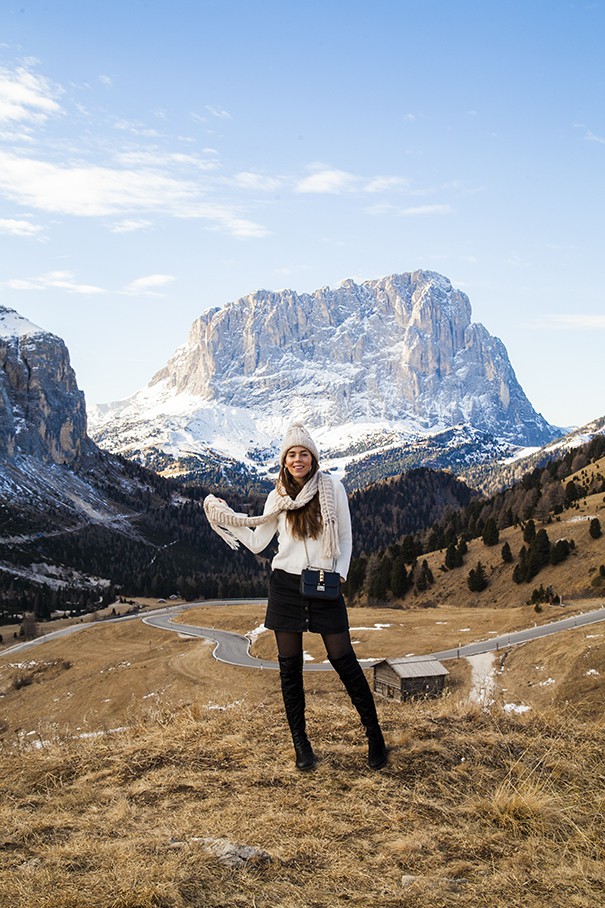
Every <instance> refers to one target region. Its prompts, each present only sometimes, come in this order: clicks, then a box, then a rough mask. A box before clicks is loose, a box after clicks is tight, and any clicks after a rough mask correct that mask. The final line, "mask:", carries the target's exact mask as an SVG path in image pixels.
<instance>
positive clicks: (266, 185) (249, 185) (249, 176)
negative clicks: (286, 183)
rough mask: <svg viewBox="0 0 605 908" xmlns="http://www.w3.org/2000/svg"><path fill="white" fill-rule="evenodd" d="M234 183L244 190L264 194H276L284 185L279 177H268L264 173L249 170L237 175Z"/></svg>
mask: <svg viewBox="0 0 605 908" xmlns="http://www.w3.org/2000/svg"><path fill="white" fill-rule="evenodd" d="M233 182H234V183H235V184H236V186H240V187H241V188H242V189H254V190H261V191H262V192H274V191H275V190H276V189H279V188H280V186H281V185H282V181H281V180H280V179H279V178H278V177H268V176H265V175H264V174H262V173H252V172H251V171H247V170H246V171H242V172H241V173H236V174H235V176H234V177H233Z"/></svg>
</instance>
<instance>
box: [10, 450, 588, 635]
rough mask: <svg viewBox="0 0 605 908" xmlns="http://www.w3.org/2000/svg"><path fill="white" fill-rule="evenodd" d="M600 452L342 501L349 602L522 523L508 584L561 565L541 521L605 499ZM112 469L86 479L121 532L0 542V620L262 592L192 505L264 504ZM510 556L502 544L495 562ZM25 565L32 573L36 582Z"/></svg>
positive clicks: (383, 596) (377, 598) (71, 531)
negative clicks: (518, 476) (508, 474)
mask: <svg viewBox="0 0 605 908" xmlns="http://www.w3.org/2000/svg"><path fill="white" fill-rule="evenodd" d="M604 454H605V437H604V436H603V435H599V436H596V437H595V438H593V440H592V441H590V442H589V443H587V444H585V445H584V446H582V447H580V448H577V449H575V450H573V451H570V452H568V453H567V454H565V456H564V457H562V458H561V459H559V460H555V461H552V462H551V463H549V464H547V465H546V466H544V467H540V468H537V469H535V470H533V471H532V472H530V473H528V474H527V475H525V476H524V477H523V479H522V481H521V482H519V483H517V484H515V485H514V486H513V487H511V488H510V489H507V490H505V491H503V492H500V493H498V494H497V495H494V496H492V497H490V498H485V497H482V496H480V495H479V494H478V493H476V492H473V491H472V490H471V489H470V488H469V487H468V486H466V485H465V484H464V483H462V482H461V481H460V480H458V479H456V477H455V476H454V475H453V474H451V473H449V472H444V471H434V470H430V469H424V468H423V469H417V470H412V471H410V472H409V473H406V474H404V475H402V476H400V477H397V478H393V479H389V480H385V481H382V482H378V483H375V484H373V485H371V486H369V487H368V488H366V489H364V490H361V491H356V492H354V493H352V494H351V496H350V504H351V515H352V523H353V535H354V547H353V552H354V555H353V561H352V565H351V571H350V574H349V578H348V581H347V584H346V586H345V592H346V593H347V595H348V596H350V597H352V598H353V600H354V601H360V600H361V601H367V602H369V603H370V604H385V602H387V601H388V600H390V599H392V598H393V597H395V598H399V599H403V598H404V597H405V596H406V594H407V593H408V592H410V591H411V590H417V591H422V590H426V589H427V588H428V587H430V586H431V585H432V584H433V583H434V582H435V578H434V576H433V575H432V573H431V570H430V568H429V566H428V563H427V561H426V559H425V558H424V557H423V556H424V555H426V554H428V553H429V552H432V551H436V550H443V551H444V568H445V569H448V570H450V569H453V568H456V567H459V566H461V565H462V564H463V563H464V556H465V554H466V548H467V543H468V542H469V541H470V540H471V539H476V538H482V539H483V542H484V544H485V545H487V546H490V547H491V546H498V545H499V532H500V530H502V529H504V528H506V527H509V526H514V525H518V524H522V525H523V526H524V537H523V538H524V547H523V549H522V550H521V552H520V553H518V560H517V563H516V564H515V567H514V572H513V574H512V580H513V582H515V583H526V582H529V580H531V579H533V578H534V577H536V576H537V575H538V574H539V572H540V570H541V569H542V568H543V567H544V566H545V565H546V564H557V563H559V562H561V561H562V560H564V559H565V558H567V557H568V555H569V551H570V547H571V546H570V544H567V545H566V544H565V542H564V541H561V540H559V541H557V543H556V544H553V543H551V541H550V538H549V535H548V521H549V520H550V519H552V515H556V514H557V513H558V512H560V511H561V510H562V509H563V508H564V507H569V506H571V507H573V506H574V503H575V502H577V501H579V499H581V498H582V497H584V496H586V495H587V494H591V493H594V492H601V491H602V492H605V477H604V476H603V475H602V474H601V473H600V472H598V471H594V470H593V471H589V470H588V469H585V468H588V466H589V465H590V464H591V463H594V462H595V461H598V460H599V459H600V458H602V457H603V456H604ZM122 465H123V469H124V471H125V473H126V474H127V475H128V477H129V479H130V480H131V483H130V484H122V486H120V487H119V488H117V487H116V485H115V482H113V481H112V471H111V465H110V463H109V459H106V461H105V473H104V474H102V475H104V479H103V478H101V480H99V476H98V475H97V482H99V481H100V482H101V483H103V482H105V483H106V486H107V489H108V490H111V492H112V495H113V498H114V500H119V501H120V503H121V504H122V505H123V507H124V509H125V510H127V511H128V512H129V514H130V519H129V524H130V528H131V531H130V532H126V531H125V530H124V527H122V529H118V528H117V527H116V526H111V525H102V524H94V523H91V524H90V525H87V526H85V527H80V528H78V527H75V526H73V525H68V526H67V527H66V528H65V530H64V531H56V530H55V531H54V532H52V533H45V532H40V533H34V534H30V536H29V537H28V536H26V535H24V537H23V539H22V540H21V541H17V542H15V541H14V540H13V541H11V543H10V544H7V543H3V544H0V563H4V564H5V565H6V564H7V563H9V562H10V563H11V564H12V566H13V569H12V570H11V571H7V570H3V571H0V621H3V622H11V621H14V620H16V619H17V617H18V616H20V615H23V614H24V612H25V611H34V612H35V614H36V617H37V618H39V619H45V618H48V617H49V615H50V614H51V613H52V612H53V611H55V610H63V609H67V610H70V611H72V612H81V611H85V610H89V611H90V610H94V609H96V608H99V607H101V606H102V605H104V604H108V603H110V602H112V601H114V599H115V598H116V597H118V596H122V597H130V596H150V597H157V598H167V597H168V596H170V595H178V596H182V597H183V598H185V599H187V600H190V601H192V600H194V599H198V598H215V597H227V598H240V597H255V598H256V597H262V596H264V595H266V589H267V576H268V570H269V561H270V556H271V552H270V551H268V552H265V553H263V555H262V556H254V555H252V554H251V553H250V552H248V551H247V550H246V549H244V548H241V549H240V550H239V551H238V552H233V551H232V550H231V549H230V548H229V547H228V546H227V545H226V544H225V543H224V542H223V540H222V539H220V538H219V537H218V536H216V534H215V533H213V531H212V530H211V529H210V527H209V525H208V523H207V521H206V518H205V515H204V512H203V509H202V500H203V498H204V496H205V495H206V494H207V493H208V492H209V491H213V492H217V493H218V494H222V495H223V496H224V497H226V498H228V500H229V502H230V503H231V504H232V506H233V507H234V508H235V509H236V510H240V511H246V512H248V513H256V514H258V513H260V512H261V510H262V504H263V498H264V496H259V495H257V494H254V495H248V496H247V497H246V498H245V499H244V498H243V497H242V496H241V495H238V494H236V493H234V492H233V490H232V489H226V488H225V487H224V486H218V485H216V486H213V487H210V486H208V487H205V486H201V485H197V484H184V485H183V484H177V483H176V482H175V481H174V480H167V479H163V478H161V477H159V476H157V475H156V474H153V473H149V471H146V470H145V469H144V468H142V467H140V466H138V465H135V464H132V463H129V462H127V461H124V462H123V464H122ZM572 474H574V475H575V478H574V479H573V480H570V479H569V477H571V476H572ZM7 516H8V517H10V516H11V515H7ZM593 524H594V525H593ZM593 524H591V528H590V532H591V535H594V536H595V538H596V537H597V536H598V535H599V534H600V532H601V526H600V522H599V521H598V520H595V521H593ZM597 524H598V525H597ZM512 558H513V555H512V553H511V552H510V550H508V551H507V546H506V545H504V546H502V560H503V561H505V562H506V561H511V560H512ZM32 565H33V566H36V565H39V566H41V567H40V579H39V580H37V578H36V576H35V573H34V576H32V570H31V568H32ZM49 566H51V567H49ZM469 567H472V570H471V575H469V589H473V588H475V589H481V587H482V584H483V583H484V580H485V578H484V571H483V566H482V565H481V563H479V564H475V565H472V566H469Z"/></svg>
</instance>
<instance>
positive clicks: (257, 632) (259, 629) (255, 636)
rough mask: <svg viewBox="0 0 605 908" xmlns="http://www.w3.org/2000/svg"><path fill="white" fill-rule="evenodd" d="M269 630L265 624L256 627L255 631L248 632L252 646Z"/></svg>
mask: <svg viewBox="0 0 605 908" xmlns="http://www.w3.org/2000/svg"><path fill="white" fill-rule="evenodd" d="M266 630H267V628H266V627H265V625H264V624H259V625H258V627H255V628H254V630H252V631H248V633H247V634H246V637H247V638H248V640H249V641H250V646H252V645H253V644H254V643H255V641H256V640H258V638H259V637H260V635H261V634H264V633H265V631H266Z"/></svg>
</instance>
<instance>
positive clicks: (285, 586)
mask: <svg viewBox="0 0 605 908" xmlns="http://www.w3.org/2000/svg"><path fill="white" fill-rule="evenodd" d="M265 627H266V628H268V629H269V630H272V631H289V632H290V633H300V632H302V631H311V633H312V634H341V633H342V632H343V631H347V630H348V629H349V619H348V616H347V607H346V605H345V601H344V598H343V595H342V593H341V594H340V596H339V597H338V599H305V598H304V597H303V596H301V594H300V574H289V573H288V572H287V571H281V570H279V568H278V569H276V570H274V571H272V572H271V580H270V581H269V602H268V605H267V614H266V617H265Z"/></svg>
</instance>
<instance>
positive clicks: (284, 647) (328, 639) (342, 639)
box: [275, 631, 353, 659]
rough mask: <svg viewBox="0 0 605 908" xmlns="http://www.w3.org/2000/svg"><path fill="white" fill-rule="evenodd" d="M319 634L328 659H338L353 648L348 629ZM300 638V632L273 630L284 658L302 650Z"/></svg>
mask: <svg viewBox="0 0 605 908" xmlns="http://www.w3.org/2000/svg"><path fill="white" fill-rule="evenodd" d="M321 636H322V640H323V642H324V646H325V648H326V652H327V654H328V658H329V659H340V658H341V656H344V655H346V654H347V653H348V652H350V651H351V650H352V649H353V647H352V646H351V637H350V635H349V632H348V631H342V632H341V633H340V634H322V635H321ZM302 638H303V635H302V632H301V633H297V632H293V631H275V639H276V640H277V651H278V653H279V655H280V656H282V657H284V658H287V657H289V656H290V657H291V656H299V655H300V654H301V653H302V651H303V645H302Z"/></svg>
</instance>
